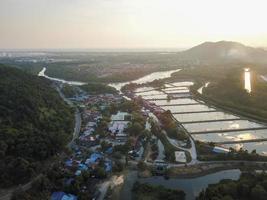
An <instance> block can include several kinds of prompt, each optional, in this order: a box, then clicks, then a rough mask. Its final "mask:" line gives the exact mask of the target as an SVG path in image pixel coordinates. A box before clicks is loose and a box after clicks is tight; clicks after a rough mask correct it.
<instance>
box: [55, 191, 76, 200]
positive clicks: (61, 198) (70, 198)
mask: <svg viewBox="0 0 267 200" xmlns="http://www.w3.org/2000/svg"><path fill="white" fill-rule="evenodd" d="M77 199H78V198H77V196H75V195H72V194H66V193H65V192H53V193H52V195H51V200H77Z"/></svg>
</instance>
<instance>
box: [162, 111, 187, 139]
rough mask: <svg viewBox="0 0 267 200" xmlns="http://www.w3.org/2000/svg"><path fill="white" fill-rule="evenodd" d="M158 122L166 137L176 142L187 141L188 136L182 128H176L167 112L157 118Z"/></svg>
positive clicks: (174, 122)
mask: <svg viewBox="0 0 267 200" xmlns="http://www.w3.org/2000/svg"><path fill="white" fill-rule="evenodd" d="M159 120H160V122H161V123H162V125H163V128H164V130H165V131H166V132H167V134H168V136H169V137H170V138H173V139H177V140H187V139H188V136H187V134H186V133H185V131H184V130H183V129H182V128H179V127H178V124H177V122H176V121H175V120H174V119H173V118H172V114H171V112H170V111H169V110H167V111H165V112H164V113H162V114H161V115H160V116H159Z"/></svg>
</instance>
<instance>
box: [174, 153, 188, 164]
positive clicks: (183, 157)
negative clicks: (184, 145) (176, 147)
mask: <svg viewBox="0 0 267 200" xmlns="http://www.w3.org/2000/svg"><path fill="white" fill-rule="evenodd" d="M175 161H176V162H181V163H186V155H185V152H184V151H175Z"/></svg>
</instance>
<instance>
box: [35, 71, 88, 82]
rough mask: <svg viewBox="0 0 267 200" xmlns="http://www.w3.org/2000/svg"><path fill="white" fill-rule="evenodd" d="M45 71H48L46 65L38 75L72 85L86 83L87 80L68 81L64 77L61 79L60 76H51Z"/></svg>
mask: <svg viewBox="0 0 267 200" xmlns="http://www.w3.org/2000/svg"><path fill="white" fill-rule="evenodd" d="M45 71H46V67H44V68H43V69H42V70H41V71H40V72H39V73H38V76H42V77H45V78H47V79H49V80H52V81H57V82H61V83H66V84H70V85H85V84H86V83H85V82H78V81H66V80H64V79H60V78H53V77H50V76H47V75H46V74H45Z"/></svg>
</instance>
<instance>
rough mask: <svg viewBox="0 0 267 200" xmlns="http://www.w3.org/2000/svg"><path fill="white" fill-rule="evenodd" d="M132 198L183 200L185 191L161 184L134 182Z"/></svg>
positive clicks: (141, 199) (139, 199)
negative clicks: (168, 187)
mask: <svg viewBox="0 0 267 200" xmlns="http://www.w3.org/2000/svg"><path fill="white" fill-rule="evenodd" d="M133 193H134V199H136V200H160V199H166V200H184V199H185V193H184V192H183V191H181V190H178V189H176V190H174V189H167V188H164V187H163V186H152V185H149V184H145V183H139V182H136V183H135V184H134V186H133Z"/></svg>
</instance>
